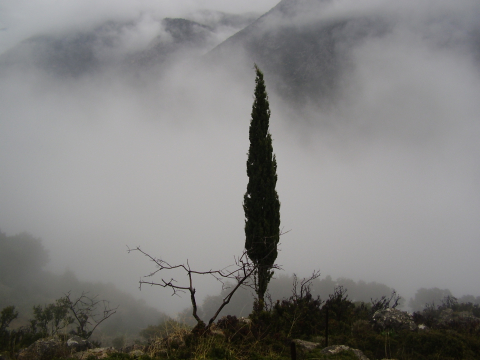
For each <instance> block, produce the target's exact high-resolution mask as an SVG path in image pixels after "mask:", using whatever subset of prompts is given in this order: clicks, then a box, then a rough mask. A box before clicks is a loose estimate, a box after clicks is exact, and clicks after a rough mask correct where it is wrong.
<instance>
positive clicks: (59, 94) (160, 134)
mask: <svg viewBox="0 0 480 360" xmlns="http://www.w3.org/2000/svg"><path fill="white" fill-rule="evenodd" d="M245 11H248V9H245ZM158 14H160V12H159V13H157V14H156V15H153V14H150V13H148V12H142V13H141V14H140V15H138V13H133V12H132V13H131V14H130V13H129V14H127V15H128V16H127V15H126V16H123V17H115V16H113V15H112V12H111V10H110V9H109V10H108V11H104V12H103V13H102V14H101V15H102V16H98V18H97V20H98V21H95V22H92V21H87V20H86V19H83V18H82V17H80V16H77V14H76V13H72V14H70V15H71V16H72V18H71V19H70V20H71V22H72V25H71V26H70V25H69V24H68V23H69V21H68V20H69V19H66V20H64V21H63V23H64V25H63V26H53V25H52V26H50V27H45V26H44V27H43V28H42V27H40V26H38V27H36V26H34V25H35V22H34V21H32V23H31V24H30V25H31V29H32V30H31V32H29V34H31V36H29V37H28V38H26V39H23V41H21V42H18V43H16V45H15V46H11V47H10V48H9V49H8V50H5V51H4V52H3V53H2V54H1V55H0V108H1V109H2V112H1V114H0V167H1V168H2V175H1V179H0V181H1V187H0V200H1V203H2V206H1V207H0V227H1V228H2V229H3V230H4V231H6V232H7V233H9V234H16V233H19V232H21V231H23V230H25V229H26V230H28V231H29V232H31V233H32V234H35V236H40V237H41V238H42V239H44V244H45V246H46V247H47V248H48V249H49V253H50V256H51V261H50V263H48V264H49V267H50V268H52V269H55V270H58V271H57V273H62V272H63V271H64V269H65V268H67V267H68V268H70V269H72V271H73V272H74V273H75V274H76V277H78V278H80V279H91V280H92V281H100V282H102V283H104V284H106V283H109V282H112V283H115V285H116V286H121V288H122V289H124V290H125V289H126V290H128V291H130V289H132V291H137V282H138V278H139V277H140V276H142V275H145V274H146V273H148V271H144V269H143V265H144V263H143V262H142V260H137V259H135V258H133V257H130V258H128V259H125V256H126V254H125V245H131V246H136V245H141V246H142V248H144V249H146V250H148V251H150V252H151V253H152V255H155V256H163V257H165V258H166V259H168V260H169V261H172V262H175V263H183V262H185V261H186V260H187V259H188V260H189V261H190V262H191V263H192V264H193V265H195V266H196V267H198V268H203V269H205V268H207V269H208V268H222V267H223V266H225V265H226V264H228V263H229V262H230V261H231V259H232V257H233V255H235V254H238V253H239V252H241V250H242V248H243V245H244V232H243V230H244V214H243V209H242V196H243V194H244V193H245V188H246V184H247V179H246V173H245V160H246V157H245V152H246V151H247V149H248V124H249V119H250V112H251V105H252V91H253V88H254V83H253V81H254V73H253V70H252V67H253V63H254V62H256V63H257V64H258V65H259V66H260V68H261V69H262V71H263V72H264V73H265V81H266V84H267V91H268V94H269V99H270V105H271V110H272V120H271V126H272V137H273V139H274V144H273V147H274V152H275V154H276V155H277V160H278V193H279V197H280V201H281V203H282V208H281V218H282V224H283V225H284V226H285V229H288V230H289V229H292V231H291V232H290V233H288V234H287V235H286V236H285V237H284V238H282V246H281V247H282V249H281V250H282V251H281V252H280V253H279V254H280V255H279V258H278V263H279V264H280V265H282V266H283V268H284V269H285V271H286V272H287V273H288V274H291V273H294V272H295V273H300V274H306V273H309V272H310V271H311V269H312V268H315V269H320V270H321V271H322V273H323V274H331V275H332V277H333V278H334V279H341V278H353V280H352V281H354V282H355V283H358V282H359V281H360V279H364V280H365V281H366V283H367V284H370V283H376V284H388V287H389V288H390V287H391V288H395V289H397V290H398V292H399V293H400V294H401V295H402V296H405V298H407V299H410V298H413V297H414V296H415V291H416V289H420V288H425V289H429V288H438V289H451V291H452V293H453V294H467V293H470V294H472V296H477V295H480V294H478V293H475V291H478V290H477V289H476V288H475V286H474V285H472V284H476V281H477V276H476V274H477V273H478V271H480V268H479V265H478V261H477V259H476V257H475V254H476V253H477V252H478V251H477V250H478V243H479V242H478V239H479V234H480V227H479V222H478V213H479V212H480V197H479V195H478V194H480V189H479V184H480V181H478V179H479V172H478V154H479V153H480V149H479V143H478V140H477V139H478V137H479V136H480V127H479V126H478V113H479V112H480V109H479V105H478V104H480V98H479V94H480V71H479V48H480V45H479V44H480V41H479V24H478V18H479V15H480V7H479V4H478V2H476V1H470V0H460V1H453V0H447V1H442V2H441V3H439V2H435V1H432V0H421V1H419V2H415V3H413V2H402V3H399V2H398V1H393V0H387V1H382V2H370V1H367V0H365V1H358V2H357V1H355V2H349V1H346V2H345V1H337V0H333V1H317V0H308V1H307V0H297V1H294V0H283V1H281V2H279V3H278V5H276V6H275V7H273V8H272V9H271V10H269V11H267V12H265V13H264V14H252V13H248V12H247V13H242V14H227V13H220V12H214V11H204V12H195V13H190V14H187V13H186V12H185V14H184V16H179V17H167V16H164V15H161V16H160V15H158ZM74 19H75V21H73V20H74ZM47 20H49V19H45V20H43V22H44V23H45V22H47ZM50 20H51V21H52V23H55V21H54V20H55V19H54V18H53V17H52V19H50ZM25 23H26V22H25ZM65 24H67V25H65ZM79 24H80V25H79ZM12 31H13V30H12ZM1 36H6V37H8V36H9V31H3V32H2V33H1ZM40 253H41V252H40ZM218 254H220V255H218ZM40 259H41V257H39V259H37V260H38V261H39V260H40ZM87 262H88V264H89V265H88V266H86V265H85V264H87ZM37 268H41V267H37ZM19 271H20V270H19ZM20 273H21V272H20ZM28 273H29V274H30V273H32V274H34V273H35V272H30V271H29V272H28ZM38 273H39V274H43V272H38ZM5 274H6V273H5ZM10 274H11V273H10ZM5 276H6V278H5V279H9V278H10V276H11V275H8V276H7V275H5ZM25 276H26V275H25ZM35 276H36V275H35ZM45 276H47V277H48V276H54V277H53V278H52V279H55V280H52V281H50V283H52V284H55V283H66V282H68V281H67V280H65V281H63V280H61V277H60V275H45ZM65 276H66V275H65ZM67 278H68V276H67ZM24 280H25V281H27V280H28V279H27V278H25V279H24ZM5 281H7V280H5ZM9 281H10V280H9ZM28 281H30V280H28ZM72 281H73V280H72ZM30 283H31V284H32V286H34V287H35V286H36V280H31V281H30ZM2 284H3V285H2V294H4V295H5V298H8V297H9V296H10V295H11V294H15V290H14V287H12V286H13V285H11V284H10V285H9V284H5V283H2ZM288 288H290V286H288ZM39 291H40V290H39ZM63 291H68V290H67V289H58V292H60V294H58V295H54V296H53V297H58V296H61V295H62V294H63ZM149 291H150V290H148V289H147V290H145V291H142V293H141V294H139V296H142V297H145V298H149V304H150V305H152V304H154V305H155V306H156V304H158V303H161V305H159V306H162V308H161V309H160V310H163V306H165V307H166V308H168V309H169V313H170V312H172V313H174V312H177V311H181V309H183V308H185V307H186V306H188V299H186V300H185V299H183V300H178V299H173V300H172V298H171V297H170V294H163V293H162V294H160V295H159V291H158V290H155V291H152V292H151V293H149ZM286 291H287V293H288V291H289V289H287V290H286ZM218 292H219V291H218V288H215V287H214V286H210V285H206V286H203V284H200V285H199V298H201V299H203V298H207V297H208V296H216V295H214V294H218ZM9 294H10V295H9ZM36 294H37V293H35V294H32V296H33V297H34V298H35V299H38V302H39V303H40V302H43V301H46V300H42V299H43V298H42V296H43V295H41V294H42V293H41V291H40V292H39V293H38V294H40V295H38V294H37V295H38V296H37V295H36ZM212 294H213V295H212ZM287 295H288V294H287ZM12 296H14V295H12ZM15 296H16V298H15V299H19V296H18V295H15ZM35 296H37V297H35ZM45 296H46V295H45ZM49 296H50V295H49ZM159 296H160V299H161V300H159ZM53 297H52V298H53ZM48 298H50V297H48ZM367 300H368V299H367ZM19 306H20V305H19ZM29 306H30V305H29ZM112 321H113V320H112Z"/></svg>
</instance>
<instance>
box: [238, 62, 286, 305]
mask: <svg viewBox="0 0 480 360" xmlns="http://www.w3.org/2000/svg"><path fill="white" fill-rule="evenodd" d="M255 71H256V75H257V76H256V79H255V83H256V86H255V101H254V103H253V106H252V119H251V121H250V131H249V138H250V148H249V150H248V160H247V175H248V179H249V180H248V185H247V192H246V193H245V196H244V200H243V209H244V211H245V249H246V250H247V254H248V257H249V258H250V259H251V260H252V261H253V263H254V264H255V265H257V266H258V269H257V272H256V274H255V285H256V291H257V296H258V305H259V306H260V308H263V303H264V297H265V292H266V291H267V286H268V283H269V281H270V279H271V278H272V275H273V271H272V270H271V269H272V266H273V264H274V262H275V259H276V258H277V245H278V241H279V238H280V201H279V200H278V194H277V191H276V190H275V186H276V184H277V161H276V159H275V155H274V154H273V147H272V137H271V135H270V132H269V130H268V127H269V121H270V107H269V103H268V95H267V92H266V88H265V82H264V80H263V73H262V72H261V71H260V69H259V68H258V67H257V65H255Z"/></svg>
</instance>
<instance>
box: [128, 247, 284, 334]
mask: <svg viewBox="0 0 480 360" xmlns="http://www.w3.org/2000/svg"><path fill="white" fill-rule="evenodd" d="M132 251H138V252H140V253H142V254H143V255H144V256H146V257H147V258H148V259H150V261H153V262H154V263H155V265H156V267H157V269H156V270H155V271H153V272H152V273H150V274H148V275H146V276H144V277H143V278H142V279H141V280H140V288H141V286H142V285H143V284H147V285H155V286H161V287H164V288H170V289H171V290H172V295H179V293H189V294H190V301H191V303H192V315H193V317H194V318H195V320H197V325H196V327H195V329H194V330H198V331H199V332H204V331H206V330H208V329H209V328H210V327H211V326H212V324H213V322H214V321H215V319H216V318H217V316H218V314H220V311H222V309H223V308H224V307H225V306H226V305H227V304H228V303H229V302H230V299H231V298H232V296H233V295H234V294H235V292H236V291H237V290H238V289H239V288H240V287H244V288H245V287H248V288H251V289H255V284H254V282H253V281H252V280H253V276H252V275H253V274H254V273H255V271H256V270H257V267H258V265H255V264H254V263H253V262H252V261H251V260H250V259H249V258H248V256H247V252H246V250H245V251H244V252H243V253H242V255H241V256H239V257H234V264H232V265H229V266H227V267H225V268H223V269H220V270H207V271H197V270H193V269H192V268H191V267H190V264H189V262H188V260H187V263H186V264H180V265H171V264H169V263H168V262H167V261H165V260H162V259H160V258H155V257H153V256H151V255H150V254H148V253H147V252H145V251H143V250H142V249H140V247H136V248H134V249H130V248H128V252H129V253H130V252H132ZM272 268H274V269H280V267H279V266H278V265H273V267H272ZM175 269H180V270H183V271H185V272H186V274H187V278H188V283H187V284H186V285H179V284H178V283H177V281H176V280H175V279H173V278H170V279H168V280H166V279H165V278H162V279H161V280H160V281H159V282H154V281H148V280H144V279H145V278H150V277H153V276H154V275H157V274H158V273H159V272H166V271H169V270H175ZM193 275H207V276H212V277H213V278H215V279H216V280H217V281H219V282H220V283H222V289H229V290H230V291H229V292H228V293H227V295H226V296H225V297H224V298H223V301H222V303H221V304H220V306H219V307H218V309H217V311H216V312H215V314H214V315H213V316H212V317H211V318H210V320H209V321H208V324H205V323H204V322H203V321H202V319H200V317H199V316H198V307H197V300H196V298H195V293H196V290H195V287H194V286H193ZM232 282H233V285H232V284H231V283H232Z"/></svg>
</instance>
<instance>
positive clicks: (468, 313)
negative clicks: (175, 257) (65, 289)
mask: <svg viewBox="0 0 480 360" xmlns="http://www.w3.org/2000/svg"><path fill="white" fill-rule="evenodd" d="M314 280H315V278H314V277H312V278H310V279H303V280H298V279H297V278H296V277H294V283H293V286H292V294H291V296H290V297H288V298H284V299H283V300H277V301H275V302H273V301H266V304H265V307H264V309H262V310H257V311H254V312H252V313H251V314H250V316H249V317H248V318H237V317H236V316H230V315H229V316H224V317H222V318H221V319H220V320H218V321H217V322H216V324H215V326H213V327H211V328H210V329H209V330H208V331H207V332H204V333H201V332H194V331H193V332H192V331H191V330H192V327H190V326H188V325H186V324H185V323H183V322H180V321H176V320H172V319H165V320H163V321H161V322H160V323H158V324H157V325H150V326H147V327H145V328H144V329H142V330H141V331H140V332H139V335H140V336H141V338H142V340H137V341H136V345H135V346H133V345H134V344H132V343H131V342H130V343H129V341H128V340H127V339H125V337H124V336H119V337H117V338H115V339H114V341H113V343H114V346H115V348H117V350H119V351H123V352H119V353H114V354H112V355H110V358H111V359H118V360H120V359H123V360H127V359H133V358H134V355H133V353H131V352H130V351H131V350H132V349H133V348H136V349H141V350H142V352H141V354H143V355H141V359H142V360H149V359H167V358H168V359H279V360H280V359H290V358H291V352H292V341H293V340H294V339H302V340H305V341H309V342H314V343H317V344H318V348H316V349H314V350H311V351H305V350H303V349H302V347H301V346H296V350H297V358H298V359H356V358H357V357H356V355H355V354H354V353H353V352H352V351H344V352H341V353H338V354H336V355H327V354H324V353H322V352H321V350H322V348H324V347H326V346H327V345H328V346H331V345H340V344H341V345H346V346H348V347H350V348H351V349H359V350H361V351H362V352H363V353H364V354H365V355H366V356H367V357H368V358H369V359H383V358H395V359H399V360H410V359H421V360H422V359H425V360H427V359H479V358H480V306H479V305H478V304H473V303H471V302H468V303H460V302H459V301H458V300H457V299H455V298H454V297H451V296H449V297H446V298H444V299H443V301H442V303H441V304H440V305H438V306H434V305H433V304H427V305H426V306H425V308H424V309H423V310H421V311H418V312H415V313H414V314H413V317H412V318H413V320H414V321H415V323H416V324H417V325H422V327H421V328H420V329H418V330H416V331H411V330H399V329H384V328H379V327H378V326H377V324H375V322H374V321H372V316H373V314H374V313H375V312H376V311H378V310H385V309H394V308H396V307H397V305H398V303H399V299H400V298H399V296H398V295H397V294H396V293H395V292H392V293H391V294H390V295H388V296H387V295H384V296H382V297H380V298H377V299H372V300H371V301H370V302H368V303H367V302H357V301H355V302H354V301H353V300H351V299H350V298H349V295H348V290H347V289H345V288H344V287H342V286H338V287H337V288H335V289H334V291H333V293H332V294H330V295H329V296H328V297H327V298H325V299H321V298H320V296H314V295H312V291H311V288H312V283H313V282H314ZM62 304H63V302H62V301H57V302H55V303H54V304H52V306H44V307H36V309H37V311H36V312H35V316H34V318H33V319H32V320H31V321H30V327H28V328H25V327H23V328H18V329H11V328H10V324H11V323H12V321H14V320H15V319H16V318H17V317H18V312H17V311H16V309H15V307H14V306H8V307H5V308H4V309H3V310H2V311H1V317H0V346H1V351H2V352H3V353H4V354H5V356H7V355H8V357H11V358H14V357H15V354H16V353H17V352H18V350H19V349H20V348H22V347H26V346H28V345H29V344H31V343H33V342H34V341H35V340H37V339H38V338H40V337H43V336H46V335H52V334H55V333H61V334H65V332H62V331H59V330H60V329H61V328H62V326H63V325H64V324H65V323H63V322H62V321H58V317H55V316H54V315H52V314H54V313H55V311H54V310H55V309H53V308H62V306H61V305H62ZM48 309H50V310H51V311H47V310H48ZM57 310H58V311H57V312H58V313H59V314H60V313H61V311H60V310H61V309H57ZM48 314H50V317H49V319H50V320H49V321H46V318H47V317H46V316H47V315H48ZM63 315H65V314H63ZM63 319H67V320H68V316H67V317H65V316H64V317H63ZM67 322H68V321H67ZM62 324H63V325H62ZM34 329H36V330H34ZM97 345H98V344H97ZM129 352H130V354H132V355H130V354H129ZM135 356H136V357H137V358H138V356H139V355H138V354H136V355H135Z"/></svg>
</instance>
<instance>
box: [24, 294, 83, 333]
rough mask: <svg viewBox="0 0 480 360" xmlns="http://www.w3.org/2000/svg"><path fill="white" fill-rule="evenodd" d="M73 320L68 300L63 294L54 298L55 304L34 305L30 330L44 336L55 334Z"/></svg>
mask: <svg viewBox="0 0 480 360" xmlns="http://www.w3.org/2000/svg"><path fill="white" fill-rule="evenodd" d="M73 322H74V318H73V317H72V315H71V314H70V300H69V299H68V298H67V297H66V296H64V297H61V298H60V299H57V300H55V304H48V305H45V306H44V307H42V306H41V305H36V306H34V307H33V319H32V320H30V328H31V330H32V332H34V333H37V332H39V333H41V334H44V335H45V336H48V335H56V334H57V333H58V332H59V331H60V330H62V329H65V328H66V327H67V326H68V325H70V324H72V323H73Z"/></svg>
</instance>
